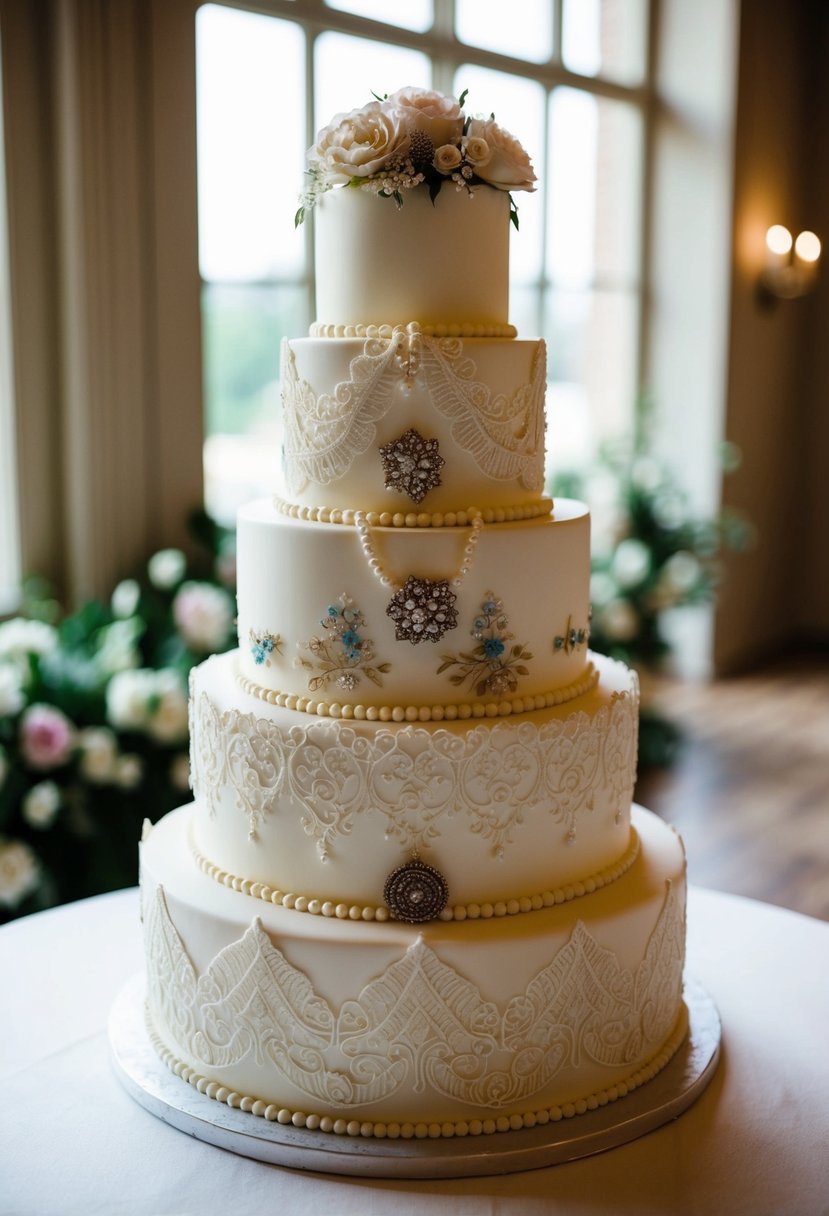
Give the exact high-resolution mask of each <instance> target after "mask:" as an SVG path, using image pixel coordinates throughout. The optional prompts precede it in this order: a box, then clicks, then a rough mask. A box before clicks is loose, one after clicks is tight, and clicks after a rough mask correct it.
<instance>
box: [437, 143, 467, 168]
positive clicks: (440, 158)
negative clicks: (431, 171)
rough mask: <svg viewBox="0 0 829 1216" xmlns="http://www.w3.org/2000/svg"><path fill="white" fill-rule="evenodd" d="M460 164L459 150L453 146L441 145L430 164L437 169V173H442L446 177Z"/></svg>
mask: <svg viewBox="0 0 829 1216" xmlns="http://www.w3.org/2000/svg"><path fill="white" fill-rule="evenodd" d="M460 163H461V154H460V149H458V148H456V147H455V145H454V144H443V146H442V147H440V148H438V149H437V150H436V152H435V157H434V160H433V161H432V164H433V165H434V167H435V168H436V169H437V171H438V173H444V174H446V175H447V176H448V175H449V174H450V173H453V172H454V170H455V169H457V167H458V165H459V164H460Z"/></svg>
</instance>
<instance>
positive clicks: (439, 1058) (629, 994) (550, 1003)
mask: <svg viewBox="0 0 829 1216" xmlns="http://www.w3.org/2000/svg"><path fill="white" fill-rule="evenodd" d="M684 920H685V916H684V902H683V900H682V899H681V897H680V893H679V891H678V889H677V888H676V887H674V885H673V884H672V883H671V882H667V883H666V893H665V898H664V902H663V905H662V908H661V911H660V914H659V918H658V920H657V923H656V925H655V927H654V930H653V932H652V934H651V936H650V939H649V941H648V945H647V948H646V950H645V954H644V956H643V958H642V960H641V961H640V962H639V964H638V966H636V967H635V968H633V969H628V968H626V967H624V966H622V964H621V963H620V962H619V959H618V958H617V957H616V955H615V954H614V953H613V951H612V950H609V949H607V948H605V947H603V946H602V945H600V944H599V942H597V941H596V939H595V938H594V937H593V936H592V935H591V933H590V932H589V931H588V929H587V928H586V926H585V925H584V924H583V923H582V922H578V923H577V924H576V925H575V926H574V928H573V931H572V933H571V935H570V938H569V940H568V941H567V942H566V943H565V945H564V946H562V947H561V948H560V949H559V950H558V951H557V952H556V953H555V954H554V955H553V956H552V957H551V958H550V959H549V961H548V963H547V964H546V965H545V966H543V967H542V968H541V969H540V970H539V971H538V972H537V974H536V975H535V976H534V977H533V978H532V979H531V980H530V982H529V983H528V985H527V987H526V989H525V990H524V991H523V992H518V993H515V994H514V995H511V996H510V995H507V996H506V997H505V999H504V1001H503V1003H501V1004H498V1003H496V1002H495V1001H490V1000H486V999H484V997H483V996H482V994H481V992H480V990H479V989H478V988H477V986H476V985H475V984H474V983H472V982H470V981H469V980H468V979H467V978H466V977H465V976H464V975H463V974H462V973H461V972H460V971H458V970H456V969H455V967H453V966H451V965H450V964H448V963H447V962H446V961H445V960H443V959H441V957H440V953H439V951H438V950H437V949H433V948H431V947H430V946H428V945H427V944H426V943H425V941H424V940H423V938H422V936H418V938H417V940H416V941H415V942H414V943H413V944H412V945H411V946H410V947H409V948H408V949H407V950H406V952H405V954H403V955H402V957H400V958H398V959H396V960H394V961H393V962H392V963H391V964H390V965H389V966H387V967H386V968H385V970H384V971H383V972H382V973H380V974H379V975H377V976H376V977H375V978H374V979H372V980H371V981H370V982H369V983H367V984H366V986H365V987H364V988H363V989H362V991H361V992H359V993H358V994H356V995H355V997H354V998H353V999H348V1000H345V1001H344V1002H343V1003H342V1005H341V1006H340V1007H339V1008H335V1007H334V1006H332V1005H331V1004H330V1003H329V1002H328V1001H327V1000H325V999H324V998H323V997H322V996H320V995H319V994H318V993H317V992H315V990H314V987H313V985H312V983H311V981H310V980H309V978H308V976H307V975H306V974H305V973H304V972H303V971H302V970H301V969H300V968H298V967H296V966H295V965H293V964H292V963H291V962H290V960H289V959H288V958H287V957H286V955H285V954H284V953H283V952H282V951H281V950H280V949H278V948H277V946H275V945H274V944H273V942H272V941H271V939H270V937H269V936H268V934H267V933H266V932H265V930H264V928H263V927H262V923H261V921H260V920H259V918H258V917H257V918H255V919H254V920H253V923H252V924H251V926H250V928H249V929H248V930H247V932H246V933H245V934H244V936H243V937H242V938H241V939H239V940H238V941H235V942H233V943H231V944H230V945H228V946H226V947H225V948H224V949H223V950H222V951H220V953H219V954H218V955H217V956H216V957H215V958H214V959H213V960H212V962H211V963H210V964H209V965H208V967H207V968H206V970H205V971H204V973H203V974H202V975H198V974H197V972H196V969H195V967H194V966H193V963H192V962H191V960H190V958H189V956H188V954H187V952H186V949H185V946H184V944H183V942H182V940H181V938H180V936H179V934H178V932H177V930H176V928H175V926H174V924H173V921H172V919H171V917H170V913H169V909H168V905H167V900H166V897H165V894H164V891H163V890H162V888H160V887H159V888H157V889H156V890H155V892H153V893H152V894H151V895H148V896H147V898H146V906H145V909H144V926H145V936H146V954H147V968H148V997H149V1005H150V1009H151V1010H152V1013H153V1017H154V1020H156V1024H157V1025H158V1024H159V1020H160V1022H161V1024H163V1025H164V1026H166V1027H167V1030H168V1033H170V1034H172V1036H173V1037H174V1040H175V1046H176V1048H177V1050H178V1051H181V1052H183V1053H184V1054H186V1056H187V1057H188V1059H189V1062H190V1065H191V1067H196V1068H198V1069H204V1070H205V1071H206V1073H207V1074H209V1075H212V1076H213V1077H217V1078H218V1079H221V1070H222V1069H225V1068H228V1067H231V1066H234V1065H237V1064H239V1063H240V1062H241V1061H244V1060H247V1059H249V1058H252V1059H253V1060H255V1062H256V1065H257V1067H258V1068H259V1069H261V1070H262V1072H263V1089H274V1088H276V1087H277V1086H278V1083H279V1079H280V1078H282V1079H283V1083H284V1081H287V1082H289V1083H290V1084H291V1085H292V1086H294V1087H295V1089H296V1090H297V1091H298V1092H300V1093H301V1094H305V1095H307V1096H308V1097H309V1098H310V1099H311V1100H312V1101H313V1102H318V1103H321V1104H326V1105H328V1106H329V1107H334V1108H335V1109H345V1110H348V1109H349V1108H354V1107H359V1106H365V1105H367V1104H370V1103H373V1102H378V1101H380V1100H382V1099H386V1098H388V1097H389V1096H392V1095H394V1094H395V1092H397V1091H400V1090H402V1089H404V1088H406V1089H409V1090H414V1092H416V1093H422V1092H424V1091H431V1092H432V1093H434V1094H436V1095H440V1096H442V1097H443V1098H445V1099H452V1100H454V1101H457V1102H460V1103H466V1104H469V1106H470V1107H474V1108H485V1109H487V1110H491V1111H499V1110H503V1109H505V1108H507V1107H511V1106H516V1105H519V1106H520V1104H522V1103H524V1102H529V1101H530V1100H531V1099H532V1098H533V1096H534V1095H536V1094H538V1093H540V1092H541V1091H542V1090H544V1088H545V1087H547V1086H548V1085H549V1084H550V1082H551V1081H552V1080H553V1079H554V1078H555V1077H556V1075H557V1074H558V1073H560V1072H561V1071H562V1070H565V1069H568V1068H575V1067H578V1066H579V1064H580V1063H582V1062H583V1061H586V1060H589V1061H592V1062H593V1063H594V1064H597V1065H599V1066H601V1067H604V1068H607V1069H609V1070H610V1069H619V1068H624V1067H632V1066H635V1065H637V1064H638V1063H641V1062H642V1061H644V1060H646V1059H647V1058H648V1057H649V1056H651V1055H652V1054H653V1053H654V1052H656V1051H657V1050H658V1049H659V1047H660V1046H661V1044H662V1043H664V1042H665V1040H666V1039H667V1038H668V1036H669V1035H670V1033H671V1030H672V1028H673V1026H674V1024H675V1022H676V1018H677V1012H678V1010H679V1008H680V1001H681V991H682V966H683V955H684V932H685V925H684Z"/></svg>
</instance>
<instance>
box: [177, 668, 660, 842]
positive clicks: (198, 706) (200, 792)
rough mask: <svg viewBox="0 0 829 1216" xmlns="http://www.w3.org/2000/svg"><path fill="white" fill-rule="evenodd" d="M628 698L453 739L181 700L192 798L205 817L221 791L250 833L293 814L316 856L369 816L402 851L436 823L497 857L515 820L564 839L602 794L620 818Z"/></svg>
mask: <svg viewBox="0 0 829 1216" xmlns="http://www.w3.org/2000/svg"><path fill="white" fill-rule="evenodd" d="M637 705H638V698H637V695H636V691H635V689H634V691H633V692H631V693H616V694H614V696H613V697H612V699H611V701H610V703H609V704H608V705H605V706H603V707H602V708H601V709H600V710H599V711H598V712H597V713H595V714H587V713H585V712H584V711H583V710H580V711H577V712H575V713H572V714H569V715H567V716H566V717H564V718H555V719H552V720H550V721H547V722H543V723H541V724H536V723H533V722H526V721H525V722H518V723H515V722H496V723H495V724H493V725H480V726H476V727H472V728H470V729H469V730H467V731H464V732H463V733H462V734H456V733H453V732H450V731H447V730H444V729H438V730H434V731H429V730H426V729H424V728H422V727H415V726H400V727H397V728H395V729H392V730H389V729H387V728H379V729H377V730H376V731H374V732H373V733H372V734H370V735H365V734H362V733H360V732H359V731H358V730H357V729H355V728H354V727H351V726H348V725H346V724H345V723H343V722H336V723H334V722H329V721H326V720H325V719H319V720H316V721H313V722H311V723H309V725H307V726H291V727H288V728H287V729H285V728H283V727H281V726H280V725H278V724H277V723H276V722H274V721H272V720H268V719H266V718H265V719H263V718H257V717H256V716H255V715H254V714H249V713H247V714H246V713H240V712H239V711H238V710H236V709H228V710H224V711H222V710H219V709H218V708H217V706H216V705H215V704H214V703H213V702H212V701H211V699H210V697H208V695H207V693H205V692H202V693H201V694H200V695H198V696H196V697H193V698H192V699H191V714H192V721H191V752H192V762H191V763H192V774H193V791H194V793H195V795H196V797H197V798H198V799H199V800H200V802H201V803H202V804H203V805H204V806H206V807H207V809H208V811H209V812H210V813H211V814H215V813H217V811H218V809H219V806H220V804H221V801H222V800H223V799H224V797H225V795H226V793H227V792H229V793H230V794H231V796H232V799H233V802H234V804H235V805H236V807H238V809H239V811H240V812H241V813H242V814H244V815H245V816H247V819H248V828H249V832H250V835H251V837H254V836H255V835H256V832H257V828H258V827H259V825H260V824H261V823H262V821H263V820H264V819H265V818H266V817H267V816H269V815H271V814H274V813H276V807H277V806H278V804H279V803H280V802H282V803H283V805H284V803H285V802H289V803H291V804H293V805H294V806H297V807H298V808H299V810H300V816H301V823H302V826H303V829H304V831H305V832H306V833H307V835H308V836H310V837H312V838H313V839H314V840H315V841H316V845H317V850H318V852H319V854H320V856H321V857H326V856H328V855H330V853H331V852H332V850H333V849H334V848H335V847H336V841H337V839H338V838H339V837H341V836H346V835H348V833H349V832H350V830H351V826H352V824H353V821H354V817H355V816H357V815H367V814H375V815H378V816H380V818H381V820H382V830H383V831H384V832H385V834H386V836H387V837H390V838H393V839H395V840H398V841H400V843H401V845H402V846H403V848H404V849H405V850H406V851H407V852H411V851H412V850H417V851H420V850H421V849H423V848H424V847H425V846H426V845H427V844H428V843H431V842H433V841H435V840H436V839H437V838H438V837H439V836H440V834H441V824H442V822H443V819H444V817H446V816H449V815H451V816H453V817H455V818H457V817H458V816H465V817H466V820H467V822H468V825H469V831H470V832H473V833H475V834H477V835H480V836H481V837H483V838H484V839H485V840H487V841H489V842H490V844H491V847H492V851H493V854H495V855H502V854H503V851H504V849H505V848H506V847H507V846H508V845H509V843H510V841H511V839H512V837H513V834H514V832H515V831H516V829H517V827H518V825H519V824H520V823H521V822H522V820H523V818H524V816H529V815H531V814H533V813H539V812H546V813H547V814H549V815H550V816H551V817H552V818H553V819H554V820H555V821H556V822H558V823H559V824H561V826H562V828H563V831H564V833H565V835H566V838H567V839H569V840H574V839H575V837H576V832H577V825H578V822H579V820H580V818H581V817H582V816H583V815H585V814H587V813H589V812H590V811H592V809H593V798H594V794H595V793H596V791H598V790H605V791H606V792H607V795H608V797H609V799H610V803H611V806H612V808H613V810H614V812H615V814H616V816H617V818H619V817H620V816H621V815H622V814H623V813H624V811H625V809H626V808H627V807H629V805H630V799H631V793H632V789H633V781H634V777H635V758H636V732H637V723H638V712H637Z"/></svg>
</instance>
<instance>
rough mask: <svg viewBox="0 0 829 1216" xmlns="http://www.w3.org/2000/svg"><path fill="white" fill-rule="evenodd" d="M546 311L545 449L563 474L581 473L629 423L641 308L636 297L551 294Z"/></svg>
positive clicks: (598, 293) (595, 293) (604, 293)
mask: <svg viewBox="0 0 829 1216" xmlns="http://www.w3.org/2000/svg"><path fill="white" fill-rule="evenodd" d="M546 314H547V319H546V323H545V326H544V336H545V337H546V338H547V342H548V345H549V367H548V378H549V381H550V383H549V387H548V392H547V419H548V426H547V435H548V451H549V464H550V467H551V468H552V469H553V471H554V472H556V473H558V472H564V471H567V470H570V469H573V468H583V467H584V466H585V465H586V464H588V463H589V461H590V460H591V459H592V458H593V456H594V455H595V452H596V447H597V446H598V444H599V443H600V442H601V441H602V440H604V439H607V438H609V437H611V436H615V435H619V434H622V433H624V432H625V431H627V430H628V429H629V427H630V425H631V421H632V419H633V413H634V406H635V402H636V395H637V392H638V388H639V386H638V385H637V382H636V377H637V370H636V350H637V342H638V325H639V321H638V317H639V304H638V298H637V296H636V294H635V293H633V292H626V291H592V292H591V291H553V292H551V293H550V295H549V297H548V299H547V306H546Z"/></svg>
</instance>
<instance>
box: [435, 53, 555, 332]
mask: <svg viewBox="0 0 829 1216" xmlns="http://www.w3.org/2000/svg"><path fill="white" fill-rule="evenodd" d="M454 87H455V95H456V96H460V94H461V93H462V92H463V90H464V89H466V90H467V98H466V103H465V106H464V108H465V111H466V113H467V114H485V115H489V114H494V115H495V118H496V120H497V122H498V124H499V125H500V126H502V127H505V128H506V129H507V130H508V131H510V132H511V134H513V135H514V136H515V138H516V139H517V140H519V142H520V143H521V145H522V146H523V147H524V148H526V150H527V152H528V153H529V155H530V159H531V160H532V162H533V167H534V168H535V172H536V177H537V178H538V184H539V188H537V189H536V191H535V192H534V193H529V192H528V191H523V190H516V192H515V193H514V194H513V196H512V197H513V202H514V203H515V205H516V207H517V208H518V224H519V228H518V232H515V231H513V232H512V233H511V235H510V280H511V281H512V283H514V284H520V283H527V282H537V281H538V279H539V278H540V275H541V250H542V249H543V235H542V225H543V220H544V215H543V209H542V201H541V199H542V193H543V192H542V190H541V189H540V186H541V183H542V182H543V180H544V98H545V94H544V89H543V87H542V86H541V85H540V84H537V83H536V82H535V81H532V80H522V79H521V78H520V77H518V76H510V75H508V74H507V73H506V72H493V71H491V70H490V69H489V68H481V67H476V66H475V65H473V64H469V63H466V64H463V65H462V66H461V67H459V68H458V70H457V72H456V73H455V85H454ZM513 324H516V322H515V321H513ZM535 329H537V324H536V325H535V326H533V330H532V332H534V331H535Z"/></svg>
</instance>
